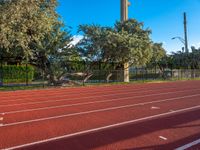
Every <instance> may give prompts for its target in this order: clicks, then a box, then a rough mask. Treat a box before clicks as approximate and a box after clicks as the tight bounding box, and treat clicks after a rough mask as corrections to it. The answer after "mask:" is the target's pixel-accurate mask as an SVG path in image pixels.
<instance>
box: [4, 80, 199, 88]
mask: <svg viewBox="0 0 200 150" xmlns="http://www.w3.org/2000/svg"><path fill="white" fill-rule="evenodd" d="M188 80H200V78H195V79H188V78H183V79H177V78H173V79H167V80H164V79H157V80H138V81H131V82H130V83H125V82H113V83H86V84H85V86H102V85H103V86H111V85H126V84H147V83H165V82H175V81H188ZM70 87H71V86H70ZM72 87H73V86H72ZM74 87H77V86H74ZM79 87H80V86H79ZM48 88H59V87H56V86H47V85H45V87H43V85H30V86H4V87H0V91H16V90H34V89H48ZM66 88H67V87H66Z"/></svg>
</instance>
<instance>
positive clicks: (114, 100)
mask: <svg viewBox="0 0 200 150" xmlns="http://www.w3.org/2000/svg"><path fill="white" fill-rule="evenodd" d="M198 95H199V94H197V96H198ZM148 96H149V95H143V96H136V97H126V98H115V99H110V100H102V101H93V102H85V103H76V104H68V105H60V106H52V107H40V108H35V109H25V110H19V111H8V112H4V114H15V113H22V112H31V111H38V110H49V109H57V108H65V107H73V106H81V105H89V104H96V103H107V102H116V101H121V100H127V99H130V98H142V97H148ZM150 96H155V95H150ZM188 96H189V97H190V96H192V97H193V96H196V95H188ZM188 96H182V97H175V99H177V98H187V97H188ZM171 99H172V100H174V98H168V99H164V100H157V101H151V102H144V103H138V104H135V105H141V106H143V105H146V104H151V103H153V102H162V101H166V100H167V101H168V100H171ZM152 109H153V108H152Z"/></svg>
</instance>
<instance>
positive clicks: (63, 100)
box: [0, 89, 200, 108]
mask: <svg viewBox="0 0 200 150" xmlns="http://www.w3.org/2000/svg"><path fill="white" fill-rule="evenodd" d="M190 91H200V89H193V90H183V91H176V92H167V93H158V94H147V95H142V96H130V97H125V98H118V99H123V100H124V99H129V98H142V97H150V96H159V95H167V94H173V93H182V92H190ZM112 95H116V94H112ZM107 96H108V95H107ZM109 96H111V95H109ZM98 97H100V98H103V97H104V96H90V97H85V98H98ZM77 99H83V98H74V99H73V98H72V99H60V100H54V101H52V100H50V101H42V102H41V101H40V102H30V103H21V104H10V105H0V108H1V107H11V106H22V105H34V104H43V103H54V102H65V101H71V100H77ZM115 100H116V99H115ZM72 105H76V104H72Z"/></svg>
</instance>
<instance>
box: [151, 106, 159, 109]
mask: <svg viewBox="0 0 200 150" xmlns="http://www.w3.org/2000/svg"><path fill="white" fill-rule="evenodd" d="M151 109H160V107H155V106H152V107H151Z"/></svg>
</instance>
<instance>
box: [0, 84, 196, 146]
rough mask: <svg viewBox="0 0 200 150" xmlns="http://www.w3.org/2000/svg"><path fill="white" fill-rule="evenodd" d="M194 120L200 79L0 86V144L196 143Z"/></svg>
mask: <svg viewBox="0 0 200 150" xmlns="http://www.w3.org/2000/svg"><path fill="white" fill-rule="evenodd" d="M199 124H200V81H185V82H170V83H159V84H136V85H114V86H99V87H81V88H62V89H47V90H32V91H31V90H28V91H15V92H0V149H41V150H45V149H48V150H49V149H58V150H60V149H61V150H62V149H67V150H76V149H80V150H82V149H108V150H110V149H127V150H129V149H130V150H134V149H139V150H143V149H144V150H147V149H161V150H163V149H166V150H170V149H176V148H179V149H185V148H186V147H188V146H189V149H198V148H199V149H200V147H199V145H200V143H199V142H198V141H200V140H199V139H200V125H199ZM195 141H197V142H195ZM187 149H188V148H187Z"/></svg>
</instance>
